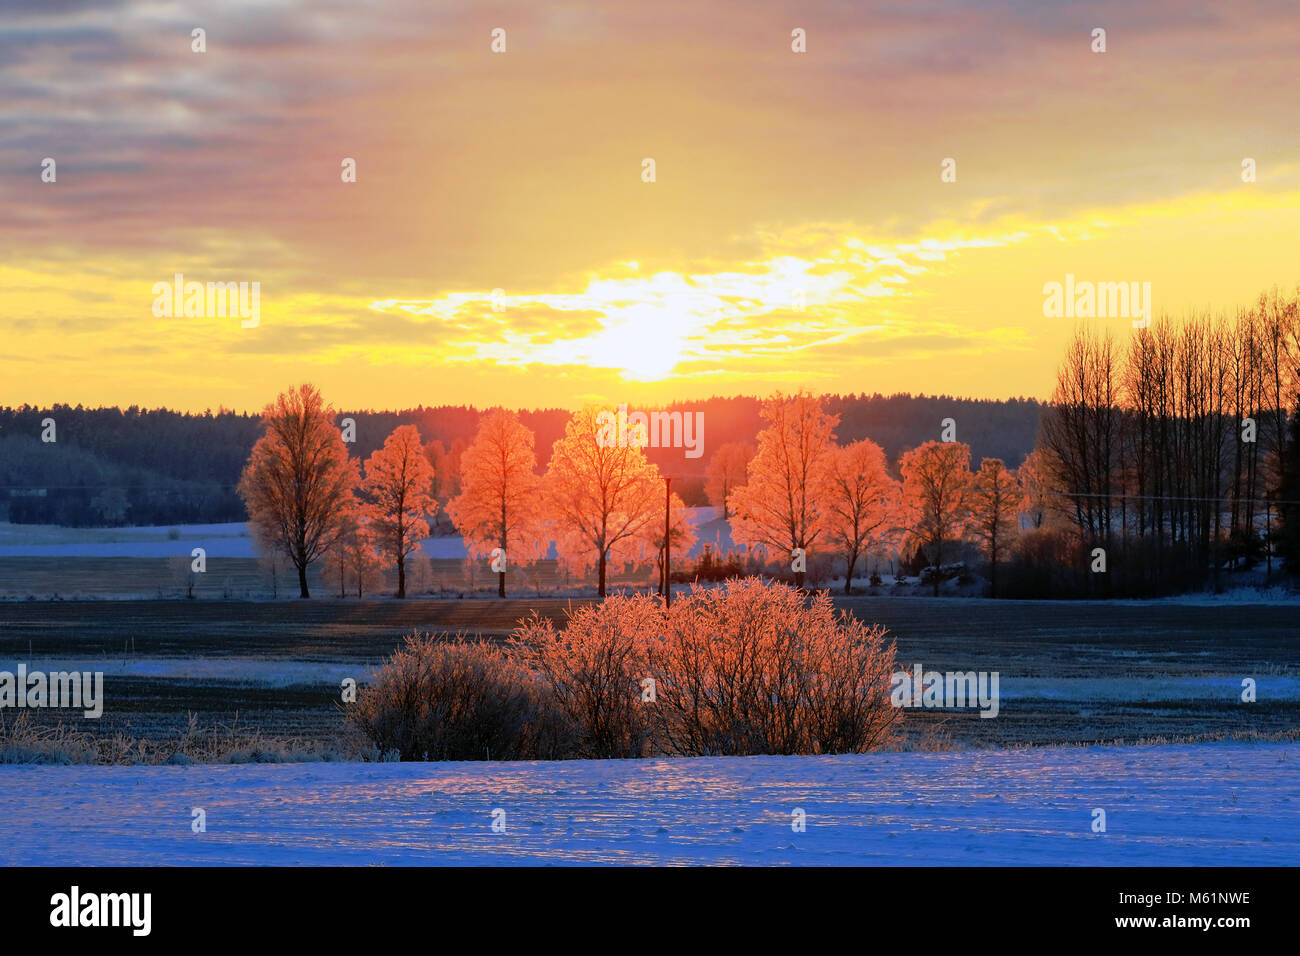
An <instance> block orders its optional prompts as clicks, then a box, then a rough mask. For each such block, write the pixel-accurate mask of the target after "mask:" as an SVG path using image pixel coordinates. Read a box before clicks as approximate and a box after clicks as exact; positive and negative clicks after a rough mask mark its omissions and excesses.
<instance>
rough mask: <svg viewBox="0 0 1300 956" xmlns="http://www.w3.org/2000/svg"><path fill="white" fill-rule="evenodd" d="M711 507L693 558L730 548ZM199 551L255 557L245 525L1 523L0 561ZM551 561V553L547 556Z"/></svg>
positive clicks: (699, 524) (441, 551)
mask: <svg viewBox="0 0 1300 956" xmlns="http://www.w3.org/2000/svg"><path fill="white" fill-rule="evenodd" d="M716 511H717V509H715V508H687V509H686V517H687V520H689V521H691V522H692V523H693V524H694V525H695V527H696V530H697V536H698V540H697V541H696V543H695V547H694V548H693V549H692V551H691V553H692V554H698V553H699V552H700V551H701V550H702V549H703V548H704V545H706V544H709V545H711V546H712V547H713V549H714V551H715V553H725V552H727V551H730V550H731V548H732V544H731V537H730V533H729V531H728V528H727V523H726V522H725V521H720V520H717V519H715V514H716ZM193 548H203V549H204V550H205V551H206V552H207V556H208V557H209V558H255V557H257V555H258V552H257V549H256V547H255V545H254V542H253V538H252V535H251V534H249V530H248V525H247V524H245V523H244V522H233V523H229V524H192V525H173V526H164V525H157V526H139V527H130V528H64V527H60V526H58V525H30V524H9V523H7V522H0V558H29V557H47V558H169V557H173V556H174V555H178V554H181V555H188V554H189V553H190V551H191V550H192V549H193ZM421 549H422V550H423V552H424V553H425V554H426V555H428V556H429V557H430V558H435V559H436V558H444V559H446V558H450V559H454V560H459V559H462V558H464V557H465V556H466V554H467V552H466V550H465V543H464V541H462V540H461V538H460V537H459V536H449V537H442V538H429V539H427V540H425V541H424V542H423V543H422V545H421ZM551 556H552V557H554V554H552V555H551Z"/></svg>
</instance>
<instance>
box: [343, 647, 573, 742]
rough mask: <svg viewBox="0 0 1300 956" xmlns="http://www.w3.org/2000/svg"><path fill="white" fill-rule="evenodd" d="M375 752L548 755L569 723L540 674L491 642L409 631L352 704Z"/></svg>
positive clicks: (351, 716)
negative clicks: (447, 638) (449, 639)
mask: <svg viewBox="0 0 1300 956" xmlns="http://www.w3.org/2000/svg"><path fill="white" fill-rule="evenodd" d="M347 716H348V721H349V723H350V724H351V726H352V727H353V728H355V730H357V731H358V732H360V733H361V734H362V735H363V736H364V737H365V738H366V740H368V741H369V742H370V744H371V745H372V747H373V748H374V751H375V752H376V753H377V755H378V756H380V757H383V756H385V755H388V754H390V753H396V754H397V755H398V758H399V759H401V760H491V759H495V760H549V759H556V758H559V757H563V756H567V755H568V754H569V752H570V750H571V747H572V730H571V727H570V725H569V722H568V721H567V720H566V719H565V718H564V715H563V712H562V711H561V710H560V709H559V708H558V707H557V706H556V705H555V703H554V699H553V697H552V696H551V695H550V694H549V693H548V692H547V689H546V687H545V686H544V685H543V684H542V683H541V682H540V681H539V679H538V678H537V677H536V675H534V674H533V673H531V672H530V671H528V670H527V669H525V668H523V667H521V666H520V665H519V664H517V663H516V662H515V661H513V660H512V659H511V658H510V657H509V655H508V654H507V653H506V652H505V651H504V650H502V649H501V648H500V647H497V646H495V645H492V644H486V643H464V644H458V643H449V642H446V641H445V640H444V639H442V638H439V637H436V636H434V635H431V634H411V635H409V636H408V637H407V638H406V643H405V646H404V647H402V648H401V649H399V650H398V651H397V652H396V653H395V654H394V655H393V656H392V657H391V658H390V659H389V661H388V663H387V664H385V665H384V667H383V668H382V669H380V670H379V672H378V673H377V674H376V675H375V679H374V680H373V681H372V682H371V683H369V684H368V685H367V686H365V687H364V688H363V689H362V690H361V691H360V692H359V693H358V695H357V700H356V702H355V703H354V704H351V705H349V706H348V709H347Z"/></svg>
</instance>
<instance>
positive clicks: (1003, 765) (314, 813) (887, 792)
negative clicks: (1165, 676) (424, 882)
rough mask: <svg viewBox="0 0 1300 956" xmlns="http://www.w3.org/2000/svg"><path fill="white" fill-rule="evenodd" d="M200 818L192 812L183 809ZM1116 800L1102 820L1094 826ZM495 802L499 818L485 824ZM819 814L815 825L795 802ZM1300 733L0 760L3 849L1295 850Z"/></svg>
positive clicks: (378, 854)
mask: <svg viewBox="0 0 1300 956" xmlns="http://www.w3.org/2000/svg"><path fill="white" fill-rule="evenodd" d="M196 807H198V808H202V809H203V810H204V811H205V812H206V823H207V831H206V832H205V833H198V834H196V833H193V832H191V819H192V810H193V808H196ZM1097 808H1099V809H1103V810H1105V811H1106V825H1107V829H1106V832H1105V833H1094V832H1093V831H1092V821H1093V810H1094V809H1097ZM498 809H499V810H504V811H505V825H506V829H505V832H504V833H494V832H493V829H492V821H493V811H494V810H498ZM796 809H802V810H803V811H804V812H805V813H806V815H807V827H806V831H805V832H803V833H796V832H793V831H792V829H791V821H792V819H793V817H792V813H793V812H794V811H795V810H796ZM1298 856H1300V746H1297V745H1295V744H1285V745H1284V744H1260V745H1245V744H1199V745H1192V746H1174V747H1118V748H1117V747H1096V748H1047V749H1036V750H1024V751H991V752H990V751H986V752H969V751H968V752H962V753H940V754H922V753H909V754H887V755H867V756H854V757H736V758H715V759H696V760H675V761H667V760H640V761H568V762H557V763H521V764H502V763H472V764H471V763H447V764H297V765H272V766H266V765H261V766H194V767H141V768H136V767H0V863H6V864H38V865H41V864H49V865H54V864H58V865H100V866H111V865H130V866H156V865H166V864H180V865H196V864H208V865H211V864H284V865H289V864H352V865H365V864H408V865H409V864H485V865H488V864H490V865H516V864H603V863H626V864H681V863H723V864H762V865H782V864H811V865H855V864H870V865H882V864H884V865H888V864H913V865H929V864H965V865H980V864H1045V865H1088V866H1096V865H1142V864H1160V865H1175V866H1184V865H1186V866H1192V865H1197V866H1205V865H1209V866H1214V865H1242V864H1249V865H1293V864H1294V863H1295V860H1296V859H1297V857H1298Z"/></svg>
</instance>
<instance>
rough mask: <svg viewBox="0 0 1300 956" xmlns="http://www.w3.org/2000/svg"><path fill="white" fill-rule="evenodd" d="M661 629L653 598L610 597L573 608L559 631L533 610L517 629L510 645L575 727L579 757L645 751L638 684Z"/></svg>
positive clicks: (658, 607) (645, 731)
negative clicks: (539, 677)
mask: <svg viewBox="0 0 1300 956" xmlns="http://www.w3.org/2000/svg"><path fill="white" fill-rule="evenodd" d="M663 626H664V612H663V605H662V604H661V603H660V602H659V601H658V600H657V599H656V598H651V597H648V596H637V597H629V596H624V595H612V596H610V597H609V598H607V599H606V600H605V601H603V602H602V603H600V604H591V605H586V606H583V607H580V608H578V609H577V610H576V611H572V612H571V613H570V614H569V617H568V622H567V626H566V628H565V629H564V630H563V631H560V632H557V631H556V630H555V628H554V626H553V625H552V624H551V622H550V621H549V620H547V619H544V618H541V617H538V616H537V615H534V616H533V617H531V618H529V619H528V620H526V621H524V622H522V624H521V626H520V627H519V628H518V629H517V630H516V631H515V634H514V641H513V646H514V647H515V648H517V649H518V650H519V652H520V653H521V655H523V656H524V657H525V659H526V660H528V662H529V663H530V664H531V665H532V666H533V667H534V668H536V670H537V671H538V672H539V673H540V674H541V675H542V677H543V679H544V680H545V682H546V684H547V686H548V687H549V688H550V690H551V691H552V692H553V693H554V694H555V699H556V701H557V702H558V704H559V706H560V707H561V708H562V709H563V710H564V712H565V714H566V716H567V717H568V718H569V719H570V720H571V721H573V723H574V725H575V726H576V727H577V751H578V753H579V755H580V756H583V757H591V758H609V757H640V756H643V755H644V754H645V753H646V750H647V745H648V742H649V738H650V726H649V723H648V721H649V719H650V713H649V711H648V709H647V708H648V706H649V705H647V704H644V703H642V701H641V681H642V680H643V679H644V678H645V677H646V676H647V675H648V673H649V672H648V670H647V663H646V660H647V652H648V650H649V646H650V644H651V642H653V641H655V640H657V639H658V638H659V635H660V634H661V633H662V632H663Z"/></svg>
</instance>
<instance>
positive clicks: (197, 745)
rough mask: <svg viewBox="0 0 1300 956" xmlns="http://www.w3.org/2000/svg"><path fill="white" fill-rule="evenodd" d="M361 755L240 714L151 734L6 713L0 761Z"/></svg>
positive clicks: (0, 722)
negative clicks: (264, 727)
mask: <svg viewBox="0 0 1300 956" xmlns="http://www.w3.org/2000/svg"><path fill="white" fill-rule="evenodd" d="M359 757H360V754H359V753H357V752H355V751H354V749H353V747H352V745H351V744H350V743H348V742H345V743H344V744H343V745H341V746H337V745H326V744H322V743H320V742H318V741H310V740H304V739H301V738H297V737H269V736H266V735H264V734H263V733H261V732H260V731H258V730H256V729H254V730H245V729H244V728H242V727H240V726H239V718H238V716H236V717H235V719H234V720H233V721H232V722H231V723H229V724H214V725H212V726H211V727H207V728H201V727H199V725H198V719H197V718H196V717H195V716H194V715H193V714H190V717H189V725H188V727H187V728H186V729H185V730H184V731H183V732H182V733H180V734H179V735H176V736H173V737H164V738H145V737H134V736H130V735H128V734H125V733H121V732H119V733H115V734H111V735H97V734H92V733H87V732H86V731H83V730H77V729H76V728H73V727H68V726H65V725H64V724H62V723H59V724H56V725H54V726H52V727H41V726H38V725H36V723H35V722H33V721H32V720H31V716H30V715H29V714H18V715H16V716H12V717H9V716H6V715H4V714H0V764H101V765H137V764H178V765H186V764H192V763H207V764H216V763H306V762H313V761H322V760H355V759H358V758H359Z"/></svg>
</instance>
